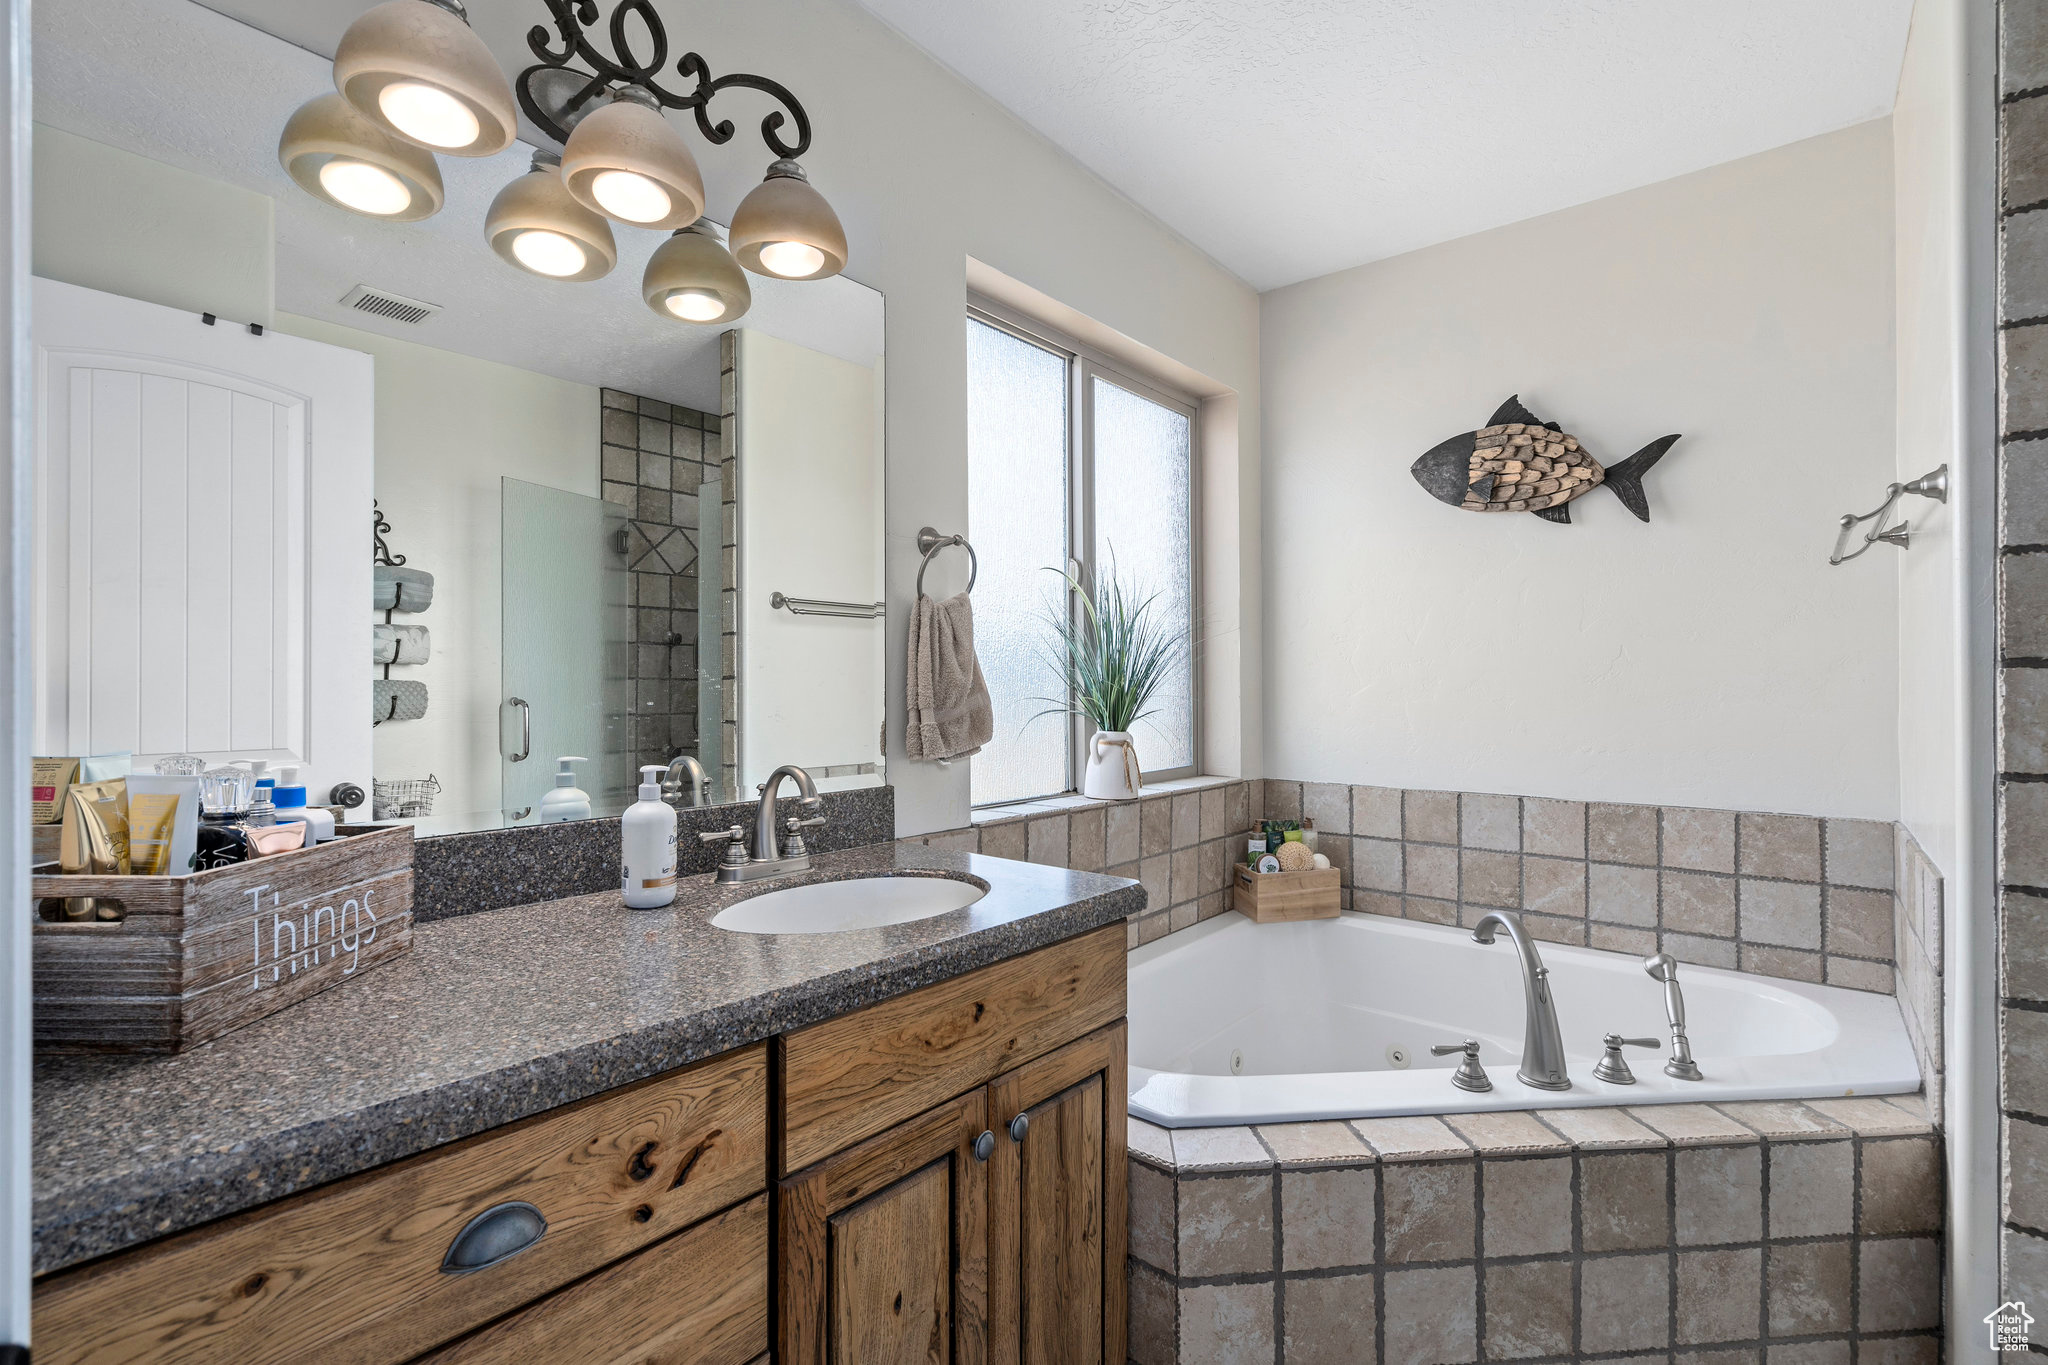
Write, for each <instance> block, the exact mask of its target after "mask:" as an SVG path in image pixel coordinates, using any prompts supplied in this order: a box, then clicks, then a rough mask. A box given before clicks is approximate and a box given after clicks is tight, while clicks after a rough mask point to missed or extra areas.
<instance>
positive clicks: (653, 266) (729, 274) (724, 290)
mask: <svg viewBox="0 0 2048 1365" xmlns="http://www.w3.org/2000/svg"><path fill="white" fill-rule="evenodd" d="M640 293H641V296H642V297H643V298H645V299H646V300H647V306H648V307H649V308H652V309H653V310H654V311H655V312H657V313H660V314H662V315H663V316H664V317H671V318H676V319H679V320H681V321H683V322H732V321H735V320H736V319H738V318H739V317H740V315H741V314H743V313H745V312H746V311H747V309H748V308H749V307H751V306H752V305H753V302H754V291H753V290H752V289H751V288H750V287H749V286H748V284H747V276H746V272H744V271H742V270H741V269H740V267H739V263H738V262H737V261H735V260H733V258H732V253H731V252H729V251H727V250H726V249H725V243H723V242H721V241H719V240H718V228H717V226H716V225H714V224H713V223H711V222H709V221H707V220H705V219H701V218H700V219H698V220H697V221H696V222H694V223H692V224H690V226H688V227H686V228H681V229H679V230H678V231H677V232H676V234H675V235H674V236H673V237H670V238H669V239H668V240H667V241H665V242H663V243H662V244H661V245H660V246H658V247H656V248H655V249H654V254H653V255H652V256H650V257H649V258H648V260H647V273H646V274H645V275H643V276H642V277H641V280H640Z"/></svg>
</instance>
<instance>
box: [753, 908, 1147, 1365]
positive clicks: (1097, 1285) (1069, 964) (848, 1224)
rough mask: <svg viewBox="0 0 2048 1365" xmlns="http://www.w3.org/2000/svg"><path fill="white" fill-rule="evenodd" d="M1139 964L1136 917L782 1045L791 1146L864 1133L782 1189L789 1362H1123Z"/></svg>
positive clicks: (783, 1307) (783, 1330) (787, 1146)
mask: <svg viewBox="0 0 2048 1365" xmlns="http://www.w3.org/2000/svg"><path fill="white" fill-rule="evenodd" d="M1123 958H1124V939H1123V930H1122V927H1121V926H1117V927H1114V928H1112V929H1110V930H1106V931H1097V932H1095V933H1091V934H1087V935H1083V936H1081V937H1079V938H1075V939H1071V940H1068V941H1067V942H1065V943H1060V944H1054V945H1053V946H1051V947H1049V948H1043V949H1040V950H1039V951H1037V952H1035V953H1031V954H1028V955H1026V956H1023V957H1020V958H1015V959H1012V960H1011V961H1009V962H1005V963H998V964H996V965H995V966H992V967H988V968H984V969H982V970H981V971H978V972H974V973H970V974H968V975H966V976H962V977H959V978H956V979H955V980H953V981H950V982H944V983H941V984H940V985H937V986H932V987H928V988H926V989H925V990H922V991H916V992H913V993H911V994H909V995H906V996H903V997H900V998H899V999H897V1000H894V1001H889V1002H885V1003H884V1004H882V1005H877V1006H875V1007H873V1008H872V1009H871V1010H863V1011H860V1012H859V1013H856V1014H852V1015H847V1016H845V1017H843V1018H841V1019H835V1020H832V1021H830V1022H828V1023H825V1024H821V1025H818V1026H817V1027H816V1029H807V1030H801V1031H799V1032H797V1033H794V1034H790V1035H788V1036H787V1037H786V1038H785V1039H784V1040H782V1044H780V1045H779V1049H780V1051H781V1055H782V1060H783V1067H782V1071H783V1076H782V1091H781V1093H782V1095H783V1097H784V1122H783V1130H782V1133H781V1135H780V1136H781V1139H782V1150H783V1153H784V1157H785V1160H788V1159H789V1158H790V1157H791V1156H792V1155H810V1154H812V1153H814V1152H815V1150H816V1149H817V1148H818V1147H821V1146H826V1147H829V1146H830V1143H831V1136H830V1134H831V1133H832V1132H833V1131H834V1130H835V1128H836V1129H837V1130H838V1131H840V1132H848V1131H851V1132H856V1133H860V1134H861V1135H860V1137H859V1140H858V1141H857V1142H854V1143H853V1144H852V1145H850V1146H844V1147H843V1150H836V1151H834V1152H833V1153H832V1154H831V1155H828V1156H826V1157H824V1159H822V1160H818V1161H815V1162H813V1163H812V1164H809V1165H806V1166H804V1167H803V1169H801V1170H797V1171H794V1172H793V1173H790V1174H786V1175H785V1176H784V1177H783V1178H782V1179H781V1181H780V1182H779V1183H778V1185H777V1189H776V1200H777V1228H778V1234H779V1239H780V1246H779V1251H778V1260H777V1274H778V1277H779V1278H778V1291H777V1307H778V1313H777V1324H776V1342H777V1346H776V1359H777V1361H778V1362H780V1363H781V1365H865V1363H866V1362H870V1361H883V1360H888V1361H930V1362H935V1363H936V1362H946V1363H947V1365H982V1362H988V1365H1082V1363H1084V1362H1086V1363H1088V1365H1096V1363H1099V1362H1109V1363H1110V1365H1122V1362H1123V1361H1124V1360H1125V1353H1124V1334H1125V1308H1124V1299H1125V1284H1124V1242H1125V1237H1126V1225H1125V1198H1126V1195H1125V1189H1124V1180H1125V1169H1124V1145H1125V1132H1126V1129H1125V1122H1124V1070H1125V1063H1124V1056H1125V1040H1124V1035H1125V1027H1124V1023H1123V1013H1124V961H1123ZM835 1057H836V1058H838V1059H839V1061H840V1065H838V1066H836V1067H835V1066H834V1065H832V1064H831V1059H833V1058H835ZM849 1077H857V1078H859V1080H858V1085H856V1084H854V1083H852V1082H850V1081H849V1080H848V1078H849ZM963 1083H964V1084H965V1085H966V1086H968V1087H971V1088H966V1089H961V1088H960V1087H961V1086H962V1085H963ZM942 1087H952V1088H954V1089H955V1090H956V1091H957V1092H958V1093H955V1094H954V1095H953V1096H952V1098H950V1099H947V1100H945V1101H944V1102H942V1103H940V1104H938V1105H935V1106H933V1107H931V1108H930V1109H927V1110H926V1111H925V1112H923V1113H921V1114H918V1115H915V1116H914V1117H911V1118H909V1119H907V1120H904V1121H902V1122H899V1123H897V1124H896V1125H895V1126H893V1127H889V1128H886V1129H883V1130H882V1131H880V1132H876V1133H873V1134H872V1135H867V1134H865V1133H864V1132H862V1130H864V1129H866V1128H870V1127H872V1123H873V1120H872V1119H871V1118H868V1117H866V1116H867V1115H868V1114H869V1113H870V1112H871V1111H872V1108H873V1106H874V1105H875V1104H876V1103H878V1102H886V1101H887V1100H888V1099H889V1097H893V1096H900V1095H901V1094H903V1093H904V1092H905V1091H908V1092H909V1093H925V1094H928V1093H929V1091H930V1090H931V1089H933V1088H942ZM861 1091H865V1092H866V1094H867V1096H868V1103H867V1104H864V1105H857V1104H855V1103H854V1102H853V1101H854V1097H855V1096H856V1095H857V1094H859V1093H860V1092H861ZM842 1097H843V1098H842ZM898 1104H899V1107H900V1100H899V1101H898ZM834 1115H838V1117H837V1118H836V1119H835V1118H834V1117H833V1116H834Z"/></svg>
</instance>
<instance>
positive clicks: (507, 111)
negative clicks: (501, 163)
mask: <svg viewBox="0 0 2048 1365" xmlns="http://www.w3.org/2000/svg"><path fill="white" fill-rule="evenodd" d="M334 88H335V89H336V90H339V91H340V92H341V94H342V97H343V98H344V99H346V100H348V102H349V103H350V104H353V105H354V106H355V107H356V108H357V109H358V110H360V111H362V113H363V114H364V115H365V116H367V117H368V118H370V119H373V120H375V121H376V122H378V123H381V124H382V125H383V126H384V127H386V128H387V129H389V130H390V131H392V132H394V133H396V134H397V135H398V136H400V137H402V138H405V139H407V140H409V141H411V142H416V143H418V144H419V145H420V146H422V147H430V148H432V149H433V150H434V151H437V152H446V153H448V154H449V155H450V156H495V155H496V154H497V153H499V152H502V151H504V150H505V149H506V148H507V147H509V146H511V145H512V139H513V138H514V137H515V136H516V135H517V134H518V131H519V114H518V111H517V109H516V108H515V107H514V105H513V102H512V86H511V84H510V83H509V82H508V81H506V79H505V73H504V71H503V70H501V69H500V68H499V66H498V63H497V60H496V59H495V58H494V57H492V56H491V50H490V49H489V48H487V47H485V46H484V41H483V39H481V38H479V37H477V36H476V34H475V33H474V32H472V31H471V30H470V27H469V15H468V13H467V12H466V11H465V10H464V9H463V6H462V0H384V3H383V4H381V5H378V6H377V7H376V8H374V9H372V10H369V11H367V12H366V13H364V14H363V15H362V16H361V17H359V18H358V19H357V20H356V21H355V22H354V23H353V24H350V25H349V26H348V32H346V33H344V34H342V36H341V44H340V46H338V47H337V48H336V49H335V52H334Z"/></svg>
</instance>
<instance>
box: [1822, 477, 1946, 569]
mask: <svg viewBox="0 0 2048 1365" xmlns="http://www.w3.org/2000/svg"><path fill="white" fill-rule="evenodd" d="M1908 493H1917V494H1918V495H1920V496H1921V497H1923V498H1933V499H1934V500H1935V501H1936V502H1947V501H1948V466H1947V465H1942V466H1941V467H1940V468H1938V469H1935V470H1934V471H1932V472H1931V473H1927V474H1922V475H1921V476H1920V477H1919V478H1917V479H1915V480H1913V482H1911V483H1895V484H1891V485H1889V486H1888V487H1886V489H1885V490H1884V502H1883V504H1882V505H1880V506H1879V507H1878V509H1877V510H1876V511H1875V512H1865V513H1864V514H1863V515H1862V516H1860V517H1859V516H1857V515H1855V514H1854V513H1850V514H1847V515H1845V516H1844V517H1843V518H1842V520H1841V528H1842V529H1841V530H1840V531H1839V532H1837V533H1836V535H1835V552H1834V553H1833V554H1831V555H1829V556H1828V563H1830V564H1847V563H1848V562H1849V561H1850V560H1852V559H1854V558H1856V556H1857V555H1860V554H1862V553H1863V552H1864V551H1865V550H1868V549H1869V548H1870V547H1871V546H1873V545H1875V544H1877V542H1879V541H1880V540H1881V541H1883V542H1884V543H1885V544H1887V545H1896V546H1898V547H1899V548H1900V549H1901V550H1903V549H1905V548H1906V547H1907V546H1908V545H1910V544H1911V543H1912V541H1913V530H1912V528H1913V523H1911V522H1910V521H1907V520H1905V519H1904V518H1903V517H1902V518H1900V520H1899V524H1898V525H1896V526H1887V525H1886V524H1885V523H1886V522H1888V521H1890V520H1891V515H1892V509H1893V508H1894V507H1897V506H1898V505H1899V499H1900V498H1902V497H1904V496H1905V495H1906V494H1908ZM1866 521H1874V522H1876V523H1877V524H1876V525H1874V526H1872V527H1871V528H1870V529H1869V530H1868V531H1865V532H1864V533H1863V543H1862V544H1861V545H1858V546H1857V547H1856V548H1855V549H1853V550H1851V551H1849V553H1847V554H1843V553H1842V551H1843V549H1844V548H1845V547H1846V546H1847V545H1848V544H1849V537H1850V536H1852V535H1854V534H1855V531H1856V528H1857V527H1858V526H1860V525H1862V524H1863V523H1864V522H1866Z"/></svg>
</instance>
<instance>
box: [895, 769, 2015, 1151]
mask: <svg viewBox="0 0 2048 1365" xmlns="http://www.w3.org/2000/svg"><path fill="white" fill-rule="evenodd" d="M1168 785H1169V790H1167V791H1163V792H1161V793H1160V794H1158V795H1148V796H1145V797H1142V798H1141V799H1139V800H1138V801H1135V802H1107V803H1105V802H1092V801H1090V802H1075V801H1072V800H1068V801H1055V802H1040V803H1033V804H1026V805H1022V806H1010V807H997V808H992V809H989V810H986V811H981V812H978V813H977V815H976V822H975V824H974V826H973V827H971V828H968V829H961V830H950V831H946V832H944V833H940V834H931V835H925V836H922V837H921V838H920V839H919V840H918V842H921V843H928V844H932V845H935V846H938V847H942V848H953V849H959V850H963V851H968V852H981V853H987V854H991V855H993V856H996V857H1002V858H1016V859H1019V860H1023V861H1029V862H1036V863H1050V864H1054V865H1056V866H1061V867H1072V868H1078V869H1081V870H1083V871H1091V872H1094V871H1107V872H1109V873H1112V874H1113V875H1116V876H1122V877H1130V878H1133V879H1134V880H1137V881H1139V882H1142V883H1143V884H1144V886H1145V890H1146V893H1147V900H1146V909H1145V911H1144V912H1143V913H1142V914H1140V915H1138V916H1136V917H1134V918H1133V919H1132V920H1131V922H1130V924H1129V926H1128V934H1129V939H1128V941H1129V943H1130V946H1131V947H1133V948H1136V947H1138V946H1140V945H1141V944H1145V943H1150V942H1152V941H1153V940H1155V939H1158V938H1160V937H1162V936H1164V935H1166V934H1168V933H1171V932H1174V931H1176V930H1180V929H1185V928H1188V927H1190V926H1192V925H1194V924H1197V923H1199V922H1201V921H1203V920H1206V919H1210V918H1212V917H1214V916H1216V915H1220V914H1222V913H1223V912H1224V911H1226V910H1228V909H1229V908H1230V892H1229V877H1230V868H1231V863H1232V861H1233V860H1234V859H1236V858H1238V857H1241V856H1243V852H1244V846H1245V844H1244V841H1245V837H1246V835H1247V834H1248V833H1249V831H1250V829H1251V828H1252V826H1253V825H1254V824H1255V823H1256V822H1257V821H1259V820H1261V819H1265V818H1273V819H1306V820H1308V821H1312V822H1313V823H1314V825H1315V828H1316V831H1317V849H1318V851H1319V852H1323V853H1326V854H1328V855H1329V857H1330V861H1331V862H1332V864H1334V865H1335V866H1336V867H1337V868H1338V869H1339V870H1340V872H1341V873H1342V879H1343V880H1342V884H1343V890H1342V892H1341V895H1342V897H1343V904H1344V906H1345V908H1347V909H1351V910H1357V911H1364V912H1367V913H1371V914H1380V915H1392V916H1397V917H1404V918H1408V919H1418V920H1426V921H1428V922H1430V923H1434V924H1462V925H1470V924H1473V923H1475V922H1476V921H1477V920H1478V918H1479V917H1480V916H1481V915H1483V914H1485V913H1486V912H1487V911H1488V910H1491V909H1509V910H1517V911H1520V912H1521V914H1522V917H1523V922H1524V923H1525V924H1526V925H1528V927H1529V929H1530V931H1531V932H1532V933H1533V934H1535V935H1537V936H1538V937H1541V938H1544V939H1548V940H1551V941H1553V942H1557V943H1575V944H1583V945H1588V946H1591V947H1594V948H1605V949H1610V950H1613V951H1617V952H1628V953H1640V954H1645V955H1647V954H1649V953H1652V952H1656V951H1659V950H1662V951H1665V952H1669V953H1671V954H1673V955H1674V956H1676V957H1677V958H1679V959H1680V960H1681V961H1683V962H1689V963H1694V964H1698V965H1701V966H1711V967H1728V968H1734V969H1737V970H1740V971H1746V972H1754V973H1757V974H1759V975H1763V976H1775V977H1783V978H1788V979H1792V980H1798V981H1812V982H1825V983H1828V984H1832V985H1838V986H1846V987H1850V988H1852V989H1856V990H1869V991H1882V992H1886V993H1895V994H1897V995H1898V996H1899V999H1900V1002H1901V1006H1902V1012H1903V1013H1904V1015H1905V1018H1906V1027H1907V1031H1908V1033H1909V1034H1910V1035H1911V1036H1912V1039H1913V1045H1914V1048H1915V1051H1916V1053H1917V1055H1918V1056H1919V1059H1920V1069H1921V1074H1922V1075H1923V1076H1925V1077H1927V1078H1928V1079H1929V1081H1930V1086H1929V1094H1930V1096H1932V1097H1933V1098H1934V1101H1935V1103H1937V1104H1938V1103H1939V1096H1940V1083H1939V1076H1940V1072H1941V971H1942V964H1941V950H1940V945H1941V915H1942V884H1941V879H1940V877H1939V876H1938V875H1937V874H1936V872H1935V870H1934V866H1933V864H1932V863H1931V862H1929V861H1928V859H1927V857H1926V855H1925V854H1924V853H1922V852H1921V850H1920V847H1919V845H1918V844H1917V843H1915V842H1914V841H1913V839H1912V837H1911V836H1910V835H1909V834H1907V833H1906V832H1905V831H1904V830H1903V829H1900V828H1897V827H1895V826H1893V825H1891V824H1886V823H1882V822H1879V821H1872V820H1836V819H1826V818H1822V817H1818V816H1810V815H1781V814H1770V813H1761V812H1753V811H1723V810H1698V809H1693V808H1689V807H1677V806H1661V807H1660V806H1623V805H1606V804H1601V803H1598V802H1583V801H1557V800H1550V799H1547V798H1539V797H1518V796H1503V795H1497V794H1492V793H1481V792H1444V791H1421V790H1402V789H1399V788H1393V787H1354V786H1344V785H1341V784H1335V783H1321V782H1308V783H1302V782H1289V781H1281V780H1274V779H1267V780H1265V781H1262V782H1261V781H1248V782H1247V781H1235V780H1227V779H1218V780H1212V781H1209V782H1207V783H1202V782H1193V783H1175V784H1168ZM1935 1118H1936V1121H1937V1122H1939V1120H1940V1115H1939V1113H1938V1112H1937V1113H1936V1115H1935ZM2044 1162H2048V1152H2044Z"/></svg>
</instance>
